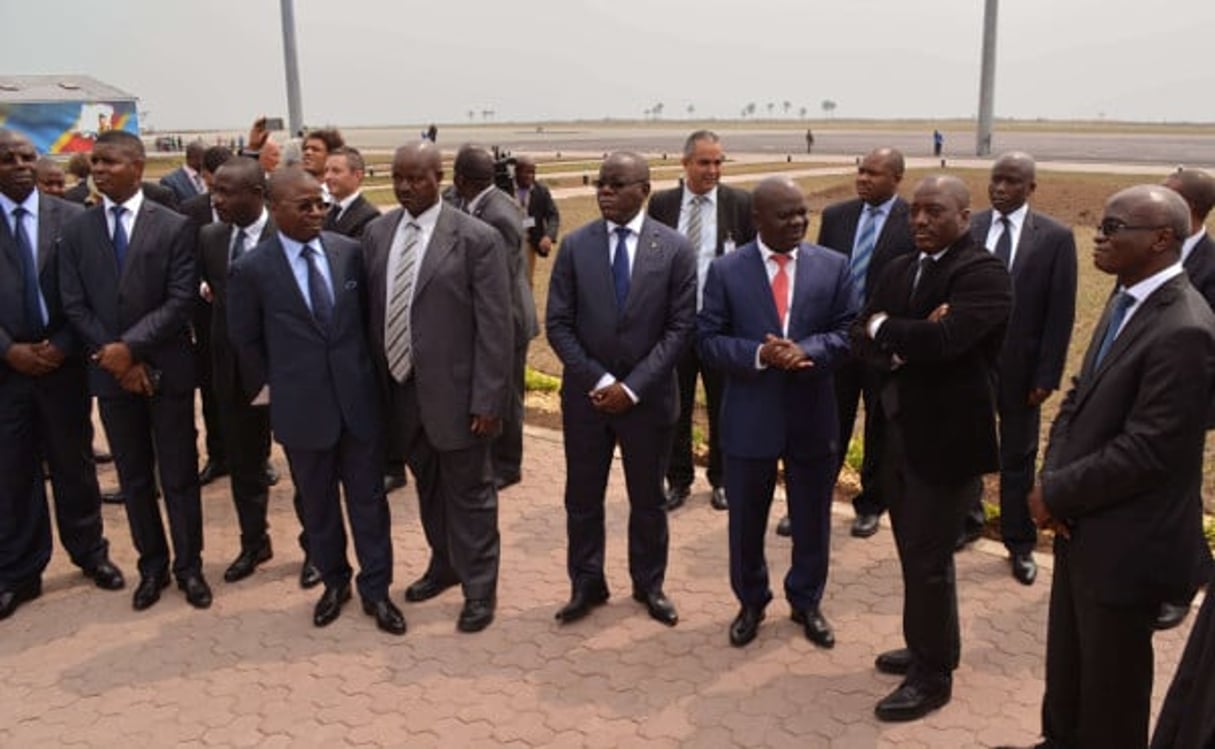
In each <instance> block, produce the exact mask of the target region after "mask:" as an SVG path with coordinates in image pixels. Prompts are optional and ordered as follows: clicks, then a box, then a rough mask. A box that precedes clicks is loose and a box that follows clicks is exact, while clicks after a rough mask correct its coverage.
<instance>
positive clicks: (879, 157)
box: [856, 148, 904, 206]
mask: <svg viewBox="0 0 1215 749" xmlns="http://www.w3.org/2000/svg"><path fill="white" fill-rule="evenodd" d="M903 168H904V165H903V154H902V152H901V151H899V150H898V149H895V148H875V149H873V150H872V151H870V152H869V153H867V154H865V158H864V159H862V160H861V163H860V165H859V166H858V167H857V168H856V195H857V197H858V198H860V199H861V200H863V201H865V202H866V203H868V204H869V205H875V206H876V205H882V204H883V203H885V202H886V201H888V200H890V199H891V198H893V197H894V196H895V193H897V192H898V191H899V183H900V182H901V181H902V180H903Z"/></svg>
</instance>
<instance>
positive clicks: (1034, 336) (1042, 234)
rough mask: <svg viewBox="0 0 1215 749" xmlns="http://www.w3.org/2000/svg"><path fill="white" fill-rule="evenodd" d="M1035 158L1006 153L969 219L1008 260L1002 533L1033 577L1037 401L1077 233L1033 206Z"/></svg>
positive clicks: (1066, 309)
mask: <svg viewBox="0 0 1215 749" xmlns="http://www.w3.org/2000/svg"><path fill="white" fill-rule="evenodd" d="M1035 171H1036V170H1035V165H1034V159H1033V157H1032V156H1030V155H1029V154H1027V153H1021V152H1012V153H1006V154H1003V155H1002V156H1000V157H999V158H997V159H996V161H995V163H994V164H992V167H991V180H990V182H989V183H988V186H987V194H988V197H990V198H991V206H992V210H988V211H980V212H979V213H976V214H975V215H974V217H973V218H972V219H971V222H970V233H971V235H972V236H973V237H974V240H975V242H977V243H978V244H980V245H983V246H984V247H986V248H987V250H988V251H989V252H991V253H992V254H993V255H995V256H996V257H997V258H999V259H1000V260H1001V261H1003V262H1004V264H1005V265H1006V266H1007V267H1008V268H1009V271H1010V273H1011V274H1012V282H1013V298H1014V300H1015V303H1014V304H1013V311H1012V316H1011V317H1010V318H1009V320H1008V331H1007V334H1006V335H1005V338H1004V348H1003V349H1002V350H1001V352H1000V373H999V390H998V394H997V396H996V404H997V407H998V410H999V414H1000V536H1001V538H1002V540H1003V541H1004V546H1005V548H1007V549H1008V554H1009V562H1010V564H1011V566H1012V574H1013V577H1014V578H1015V579H1016V580H1017V582H1020V583H1022V584H1024V585H1032V584H1033V582H1034V579H1035V578H1036V577H1037V575H1038V567H1037V564H1036V563H1035V562H1034V557H1033V553H1032V552H1033V550H1034V546H1036V545H1037V543H1038V534H1037V532H1036V531H1035V529H1034V523H1033V520H1031V519H1030V517H1029V507H1028V506H1027V505H1026V504H1025V497H1026V495H1028V494H1029V490H1030V488H1031V487H1032V486H1033V484H1034V468H1035V466H1036V464H1037V459H1038V433H1039V431H1040V422H1041V408H1042V404H1043V403H1044V402H1045V401H1046V399H1047V398H1049V397H1050V395H1051V393H1053V392H1054V391H1055V390H1057V389H1058V387H1059V381H1060V380H1061V379H1062V378H1063V366H1064V364H1065V363H1066V361H1067V345H1068V342H1069V341H1071V336H1072V322H1073V321H1074V320H1075V317H1076V239H1075V237H1074V236H1073V235H1072V231H1071V229H1069V228H1067V227H1066V226H1064V225H1063V224H1061V223H1059V222H1058V221H1056V220H1055V219H1053V218H1051V217H1050V216H1047V215H1046V214H1044V213H1039V212H1038V211H1035V210H1033V209H1031V208H1030V206H1029V203H1028V202H1027V201H1028V200H1029V197H1030V196H1031V195H1033V192H1034V188H1035V187H1036V186H1037V185H1036V182H1035V179H1034V173H1035ZM983 523H984V513H983V498H982V491H981V490H980V492H979V493H977V494H976V495H975V496H974V498H973V500H972V503H971V508H970V511H969V512H968V513H967V517H966V520H965V522H964V527H963V529H962V535H961V536H960V537H959V539H958V544H957V546H958V547H959V548H961V547H962V546H965V545H966V544H968V543H970V542H972V541H974V540H975V539H976V538H978V537H979V533H980V532H981V531H982V529H983Z"/></svg>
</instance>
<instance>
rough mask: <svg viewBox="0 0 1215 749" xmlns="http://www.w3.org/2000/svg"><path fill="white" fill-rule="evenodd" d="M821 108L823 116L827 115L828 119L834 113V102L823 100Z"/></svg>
mask: <svg viewBox="0 0 1215 749" xmlns="http://www.w3.org/2000/svg"><path fill="white" fill-rule="evenodd" d="M822 107H823V114H825V115H827V116H828V117H830V116H831V115H832V114H834V113H835V102H833V101H831V100H830V99H823V104H822Z"/></svg>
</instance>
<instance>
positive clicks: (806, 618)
mask: <svg viewBox="0 0 1215 749" xmlns="http://www.w3.org/2000/svg"><path fill="white" fill-rule="evenodd" d="M789 618H790V619H792V620H793V621H795V622H797V623H798V624H800V625H802V627H804V628H805V630H806V639H807V640H809V641H810V642H812V643H814V644H815V645H818V646H819V647H820V648H828V649H830V648H833V647H835V633H834V632H832V631H831V625H830V624H828V623H827V619H826V617H824V616H823V614H822V612H821V611H819V610H818V607H815V608H812V609H806V610H805V611H801V610H799V609H793V613H792V614H790V615H789Z"/></svg>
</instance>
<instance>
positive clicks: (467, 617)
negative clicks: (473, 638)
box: [456, 598, 494, 632]
mask: <svg viewBox="0 0 1215 749" xmlns="http://www.w3.org/2000/svg"><path fill="white" fill-rule="evenodd" d="M493 620H494V599H492V598H469V599H468V600H467V601H465V602H464V608H462V609H460V618H459V619H457V620H456V629H458V630H460V631H461V632H480V631H481V630H483V629H485V628H486V627H488V626H489V624H490V622H492V621H493Z"/></svg>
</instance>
